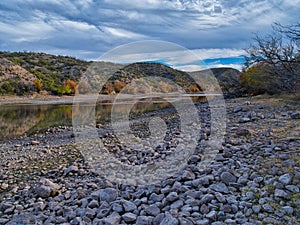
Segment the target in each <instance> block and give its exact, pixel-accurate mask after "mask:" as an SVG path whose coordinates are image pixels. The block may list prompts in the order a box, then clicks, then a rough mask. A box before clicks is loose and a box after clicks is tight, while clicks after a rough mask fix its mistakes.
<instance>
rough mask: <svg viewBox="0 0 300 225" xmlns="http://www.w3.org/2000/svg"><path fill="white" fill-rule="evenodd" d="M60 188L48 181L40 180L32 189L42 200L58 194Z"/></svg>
mask: <svg viewBox="0 0 300 225" xmlns="http://www.w3.org/2000/svg"><path fill="white" fill-rule="evenodd" d="M59 189H60V186H59V185H58V184H55V183H53V182H52V181H50V180H48V179H45V178H43V179H41V180H40V182H39V183H38V184H37V185H36V187H35V188H34V190H35V193H36V194H37V195H38V196H39V197H42V198H48V197H50V196H55V195H57V194H58V191H59Z"/></svg>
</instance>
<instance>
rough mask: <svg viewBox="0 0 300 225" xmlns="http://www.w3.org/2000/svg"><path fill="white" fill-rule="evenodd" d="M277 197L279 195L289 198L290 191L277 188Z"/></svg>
mask: <svg viewBox="0 0 300 225" xmlns="http://www.w3.org/2000/svg"><path fill="white" fill-rule="evenodd" d="M274 196H275V197H279V198H285V199H289V198H290V196H289V195H288V193H286V192H285V191H284V190H281V189H276V190H275V193H274Z"/></svg>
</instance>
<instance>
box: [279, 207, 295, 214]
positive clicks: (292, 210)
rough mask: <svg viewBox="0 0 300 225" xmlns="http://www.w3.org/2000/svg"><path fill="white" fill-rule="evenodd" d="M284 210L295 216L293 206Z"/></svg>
mask: <svg viewBox="0 0 300 225" xmlns="http://www.w3.org/2000/svg"><path fill="white" fill-rule="evenodd" d="M282 209H283V210H284V211H285V212H286V213H287V214H293V212H294V209H293V208H292V207H291V206H284V207H282Z"/></svg>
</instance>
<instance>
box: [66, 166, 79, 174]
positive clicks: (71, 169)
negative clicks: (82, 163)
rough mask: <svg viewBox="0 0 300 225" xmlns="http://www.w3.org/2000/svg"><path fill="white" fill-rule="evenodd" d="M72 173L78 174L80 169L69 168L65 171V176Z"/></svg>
mask: <svg viewBox="0 0 300 225" xmlns="http://www.w3.org/2000/svg"><path fill="white" fill-rule="evenodd" d="M71 172H78V167H77V166H69V167H68V168H67V169H66V170H65V171H64V175H67V174H69V173H71Z"/></svg>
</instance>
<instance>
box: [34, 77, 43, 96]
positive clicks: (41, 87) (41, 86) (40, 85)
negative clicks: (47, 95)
mask: <svg viewBox="0 0 300 225" xmlns="http://www.w3.org/2000/svg"><path fill="white" fill-rule="evenodd" d="M33 85H34V86H35V87H36V89H37V91H38V92H39V93H40V91H41V90H42V89H43V84H42V82H41V81H40V80H39V79H35V80H34V81H33Z"/></svg>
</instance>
